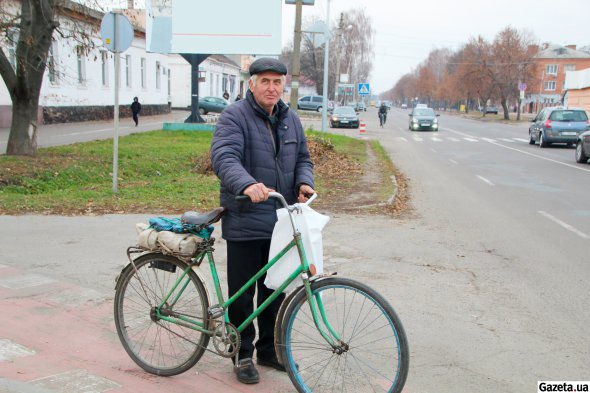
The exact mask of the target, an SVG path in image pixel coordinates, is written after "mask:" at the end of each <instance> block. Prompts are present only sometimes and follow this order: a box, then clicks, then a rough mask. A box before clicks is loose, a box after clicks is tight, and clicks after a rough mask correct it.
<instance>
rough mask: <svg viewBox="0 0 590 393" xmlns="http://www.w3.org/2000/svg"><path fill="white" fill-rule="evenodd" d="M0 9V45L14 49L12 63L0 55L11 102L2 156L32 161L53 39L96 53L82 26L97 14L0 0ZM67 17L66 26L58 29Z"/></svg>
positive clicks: (63, 2) (66, 5)
mask: <svg viewBox="0 0 590 393" xmlns="http://www.w3.org/2000/svg"><path fill="white" fill-rule="evenodd" d="M0 7H1V8H0V38H1V40H0V42H2V41H3V42H6V43H8V45H10V46H11V47H15V48H16V50H15V51H14V56H13V59H9V57H7V53H6V51H7V49H6V48H3V49H4V50H0V75H2V79H3V80H4V83H5V84H6V87H7V89H8V92H9V94H10V98H11V100H12V124H11V126H10V134H9V137H8V147H7V150H6V153H7V154H8V155H35V154H36V152H37V111H38V106H39V94H40V91H41V86H42V83H43V74H44V72H45V69H46V68H47V65H48V53H49V49H50V46H51V43H52V40H53V38H54V35H55V34H59V35H61V36H62V37H64V38H71V39H73V40H75V41H77V42H79V43H80V46H79V47H78V48H79V49H78V50H81V51H84V52H85V53H88V51H89V50H91V49H92V48H93V47H94V43H93V41H92V39H91V37H92V33H93V32H92V31H88V27H87V26H88V25H87V24H83V23H82V22H83V20H84V19H86V18H88V17H89V16H90V15H93V16H94V17H95V18H96V17H97V15H100V14H99V13H98V12H97V11H96V10H94V9H92V8H89V7H86V6H83V5H81V4H78V3H74V2H72V1H70V0H2V2H1V3H0ZM65 13H67V14H68V17H69V18H68V21H69V22H68V23H67V24H60V15H61V14H65ZM82 26H84V27H82ZM9 55H12V54H9ZM11 57H12V56H11ZM11 60H13V61H11Z"/></svg>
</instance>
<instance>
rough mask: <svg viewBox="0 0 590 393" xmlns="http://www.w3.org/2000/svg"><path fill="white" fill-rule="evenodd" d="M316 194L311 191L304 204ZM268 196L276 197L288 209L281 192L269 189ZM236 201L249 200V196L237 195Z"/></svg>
mask: <svg viewBox="0 0 590 393" xmlns="http://www.w3.org/2000/svg"><path fill="white" fill-rule="evenodd" d="M317 196H318V194H317V193H313V194H312V196H311V197H309V199H308V200H307V202H305V204H306V205H309V204H310V203H311V202H313V200H314V199H316V198H317ZM268 197H269V198H276V199H278V200H279V201H280V202H281V204H282V205H283V207H284V208H285V209H287V210H289V207H290V206H289V204H288V203H287V201H286V200H285V197H284V196H283V194H281V193H279V192H276V191H271V192H269V193H268ZM235 199H236V201H246V200H250V197H249V196H248V195H237V196H236V197H235Z"/></svg>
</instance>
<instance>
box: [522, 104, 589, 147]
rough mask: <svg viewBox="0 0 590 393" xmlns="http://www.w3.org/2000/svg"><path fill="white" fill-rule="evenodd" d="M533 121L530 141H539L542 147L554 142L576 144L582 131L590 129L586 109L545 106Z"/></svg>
mask: <svg viewBox="0 0 590 393" xmlns="http://www.w3.org/2000/svg"><path fill="white" fill-rule="evenodd" d="M531 122H532V123H533V124H532V125H531V126H530V127H529V143H530V144H531V145H534V144H535V143H536V142H539V146H541V147H547V146H549V145H551V144H552V143H567V144H568V145H574V144H576V143H577V141H578V136H579V135H580V134H581V133H583V132H584V131H588V130H590V123H589V122H588V115H587V114H586V111H585V110H583V109H576V108H571V109H566V108H563V107H550V108H543V109H541V111H540V112H539V113H538V114H537V116H536V117H535V118H534V119H533V120H531Z"/></svg>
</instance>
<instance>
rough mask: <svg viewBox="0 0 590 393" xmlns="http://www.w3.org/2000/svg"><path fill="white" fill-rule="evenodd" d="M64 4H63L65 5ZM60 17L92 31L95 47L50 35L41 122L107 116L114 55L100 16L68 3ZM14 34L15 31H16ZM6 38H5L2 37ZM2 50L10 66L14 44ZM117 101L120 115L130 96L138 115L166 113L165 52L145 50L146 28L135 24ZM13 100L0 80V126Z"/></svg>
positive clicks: (167, 76)
mask: <svg viewBox="0 0 590 393" xmlns="http://www.w3.org/2000/svg"><path fill="white" fill-rule="evenodd" d="M66 8H67V6H66ZM66 11H69V12H64V13H63V14H61V15H59V17H58V20H59V22H60V25H61V26H62V27H63V28H65V29H66V30H67V29H70V30H72V32H73V30H74V29H83V30H84V31H86V32H94V33H93V36H92V37H91V39H92V40H93V42H94V45H95V48H94V49H90V50H88V48H87V47H83V46H81V45H79V43H78V42H77V41H76V40H75V39H74V38H64V37H62V36H61V35H60V34H58V33H54V41H53V43H52V45H51V47H50V50H49V56H48V59H47V67H46V70H45V74H44V76H43V85H42V87H41V93H40V97H39V116H38V121H39V122H40V123H44V124H49V123H63V122H75V121H89V120H104V119H112V118H113V112H114V95H115V89H114V87H115V67H114V53H112V52H109V51H107V50H106V48H105V47H104V46H103V43H102V40H101V38H100V23H101V20H102V16H103V14H102V13H100V12H98V11H94V10H89V9H84V14H82V13H81V12H80V5H78V4H73V3H72V4H71V9H69V10H68V9H66ZM14 34H18V31H15V32H14ZM7 41H8V40H7ZM0 45H3V48H2V49H3V50H4V51H5V53H7V54H8V58H9V61H11V63H12V64H13V67H14V66H15V61H16V60H15V57H14V55H13V54H14V53H15V50H16V47H14V45H11V44H10V41H8V42H4V43H3V44H0ZM120 75H121V79H120V89H119V104H120V115H121V117H127V116H131V113H130V109H129V106H130V105H131V102H132V101H133V97H138V98H139V101H140V102H141V104H142V114H144V115H150V114H159V113H165V112H169V111H170V105H169V102H170V101H169V97H170V78H171V73H170V68H169V66H168V56H167V55H162V54H157V53H147V52H146V51H145V31H144V30H143V29H142V28H140V27H135V30H134V38H133V42H132V44H131V47H130V48H129V49H127V50H126V51H125V52H123V53H121V54H120ZM11 119H12V102H11V100H10V95H9V94H8V91H7V89H6V85H5V84H4V81H3V80H2V81H1V82H0V127H10V123H11Z"/></svg>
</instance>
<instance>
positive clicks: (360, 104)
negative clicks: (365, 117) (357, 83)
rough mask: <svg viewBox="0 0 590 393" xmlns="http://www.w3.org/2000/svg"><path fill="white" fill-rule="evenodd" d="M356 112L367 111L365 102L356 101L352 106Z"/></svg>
mask: <svg viewBox="0 0 590 393" xmlns="http://www.w3.org/2000/svg"><path fill="white" fill-rule="evenodd" d="M354 109H355V110H356V111H357V112H361V111H362V112H366V111H367V104H365V103H364V102H363V101H359V102H357V103H356V106H355V108H354Z"/></svg>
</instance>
